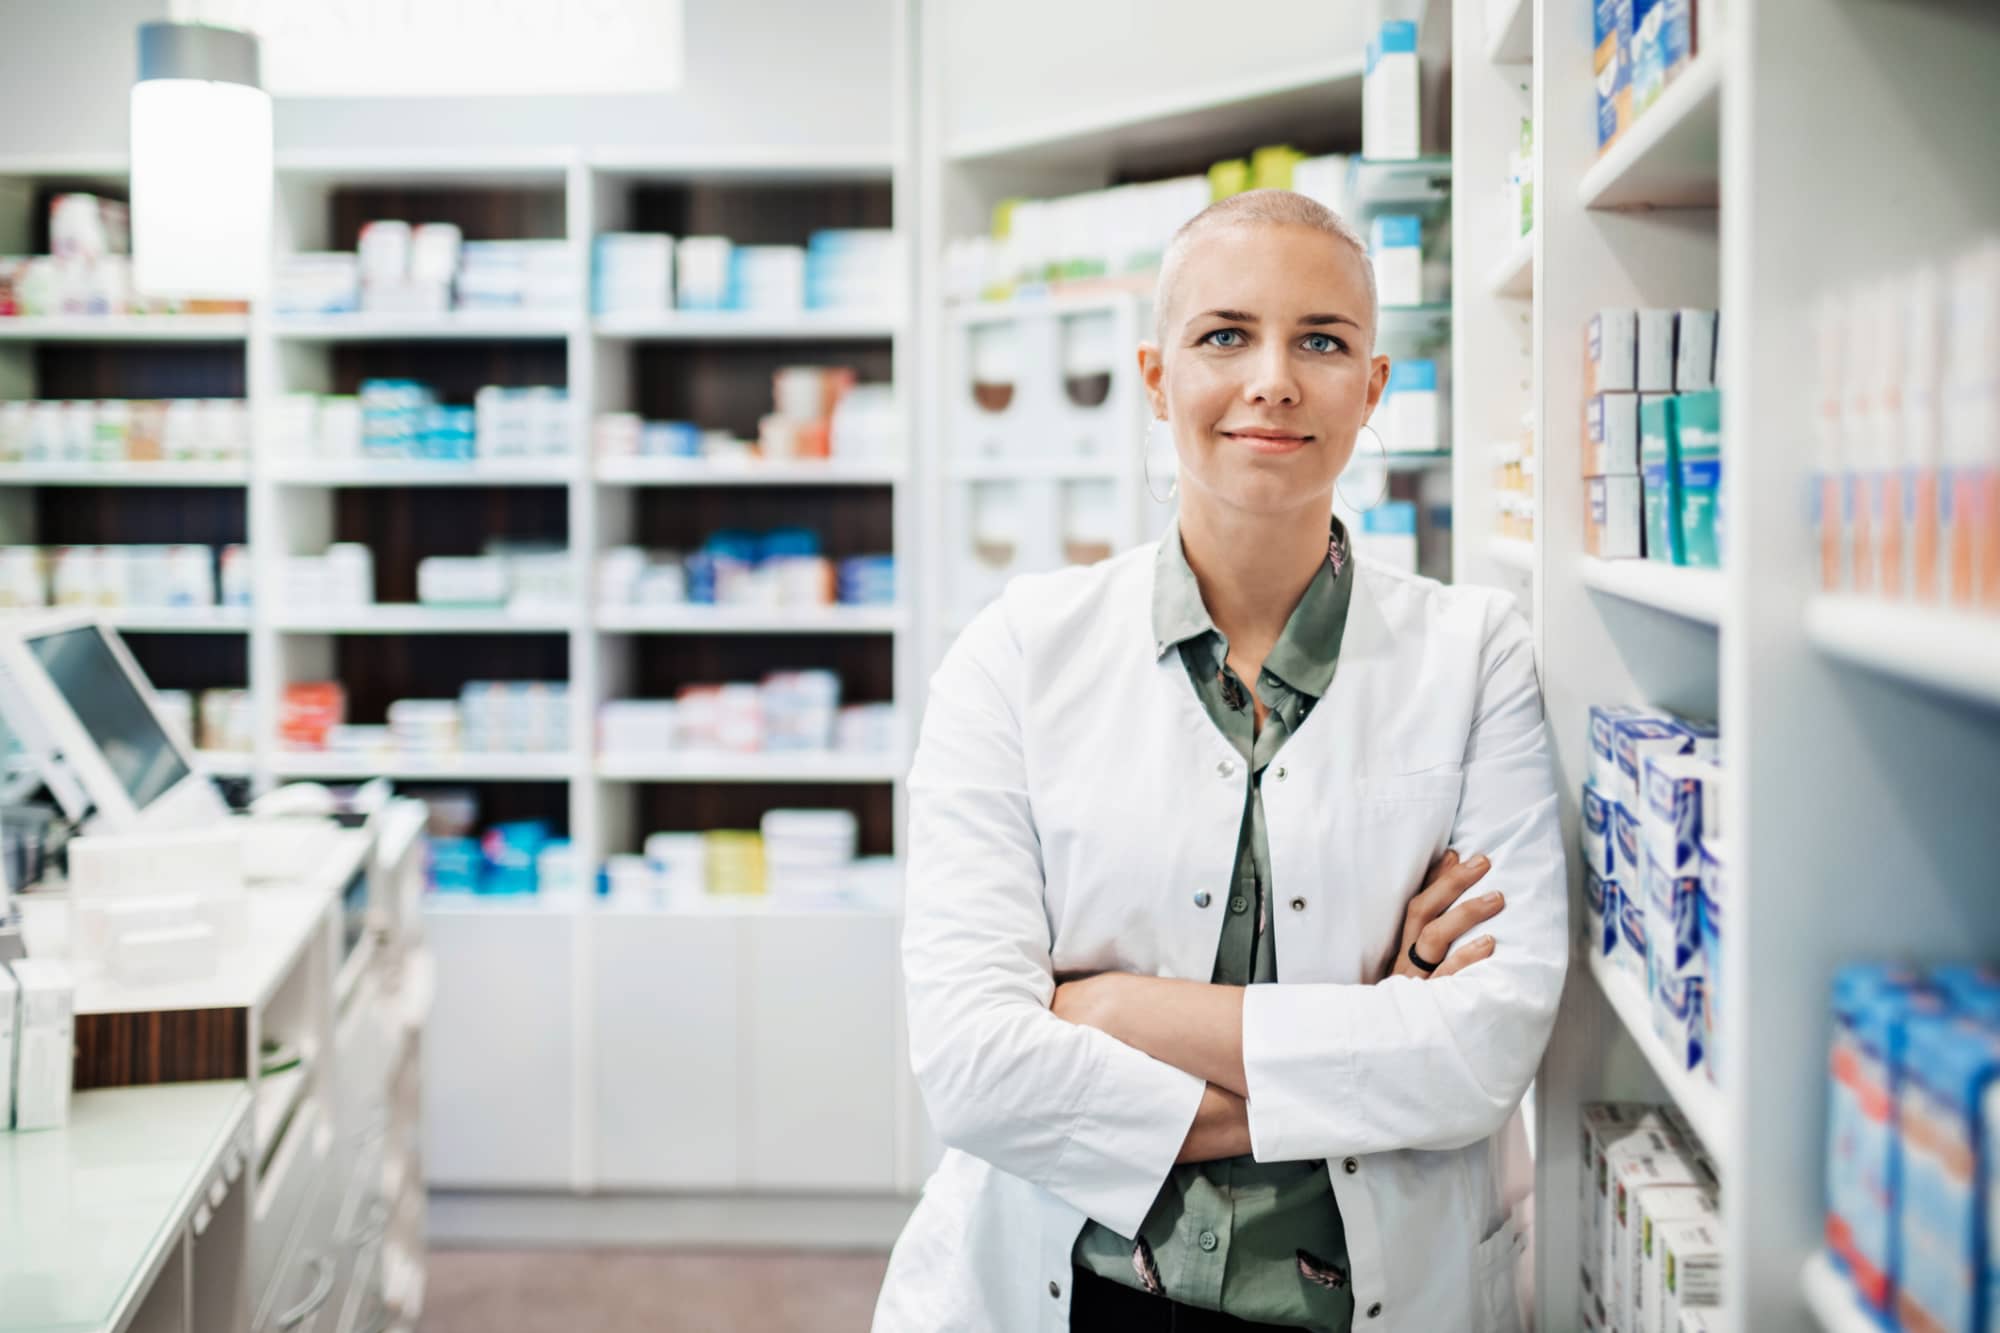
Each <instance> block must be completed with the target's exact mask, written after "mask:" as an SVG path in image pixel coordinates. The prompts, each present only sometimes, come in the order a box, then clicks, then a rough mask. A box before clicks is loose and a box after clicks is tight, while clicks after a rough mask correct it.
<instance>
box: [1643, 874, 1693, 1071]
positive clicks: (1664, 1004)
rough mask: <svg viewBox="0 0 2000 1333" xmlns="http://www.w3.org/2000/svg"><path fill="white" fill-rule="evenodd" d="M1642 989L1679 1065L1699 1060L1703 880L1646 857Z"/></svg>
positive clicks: (1655, 1027)
mask: <svg viewBox="0 0 2000 1333" xmlns="http://www.w3.org/2000/svg"><path fill="white" fill-rule="evenodd" d="M1646 948H1647V954H1646V993H1647V995H1648V997H1649V1000H1650V1002H1651V1006H1652V1011H1653V1030H1654V1031H1655V1032H1656V1033H1658V1034H1659V1036H1660V1040H1662V1041H1664V1042H1665V1043H1666V1044H1667V1049H1668V1050H1670V1051H1672V1052H1673V1053H1674V1058H1675V1060H1676V1061H1679V1062H1682V1066H1681V1067H1682V1068H1684V1069H1694V1068H1697V1067H1699V1066H1700V1064H1701V1063H1702V1051H1703V1045H1702V1036H1703V1031H1702V990H1703V983H1704V977H1703V972H1702V953H1701V880H1700V879H1699V878H1698V877H1696V876H1694V875H1676V874H1673V873H1671V872H1670V871H1668V870H1667V868H1666V867H1665V866H1663V865H1661V864H1660V863H1659V862H1657V861H1655V860H1653V859H1652V857H1651V855H1650V854H1649V855H1648V857H1647V870H1646Z"/></svg>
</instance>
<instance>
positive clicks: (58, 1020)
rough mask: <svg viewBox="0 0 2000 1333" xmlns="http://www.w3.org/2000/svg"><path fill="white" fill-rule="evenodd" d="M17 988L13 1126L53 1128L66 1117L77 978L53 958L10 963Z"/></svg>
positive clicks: (74, 1038) (24, 959)
mask: <svg viewBox="0 0 2000 1333" xmlns="http://www.w3.org/2000/svg"><path fill="white" fill-rule="evenodd" d="M8 967H9V968H11V969H12V970H13V973H14V980H15V982H16V983H17V984H18V985H19V986H20V988H21V1007H20V1018H19V1020H18V1026H17V1028H16V1029H15V1037H14V1041H15V1056H14V1071H15V1078H14V1128H15V1129H55V1128H57V1127H59V1126H61V1125H64V1124H67V1123H68V1121H69V1090H70V1071H71V1068H72V1061H73V1060H74V1058H75V1056H74V1052H75V1048H76V984H75V982H74V981H72V980H71V978H70V972H69V968H68V967H67V966H65V965H64V964H62V963H59V962H56V961H55V960H54V959H48V958H21V959H17V960H16V961H14V962H12V963H9V964H8Z"/></svg>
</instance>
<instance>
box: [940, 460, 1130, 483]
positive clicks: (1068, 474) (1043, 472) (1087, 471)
mask: <svg viewBox="0 0 2000 1333" xmlns="http://www.w3.org/2000/svg"><path fill="white" fill-rule="evenodd" d="M1127 471H1128V467H1127V465H1126V464H1124V463H1121V462H1118V461H1117V460H1115V459H1108V458H970V459H964V460H955V461H952V462H949V463H946V464H945V475H946V476H947V477H949V478H950V479H951V480H952V481H1116V480H1118V479H1119V478H1120V477H1123V476H1124V475H1125V473H1126V472H1127Z"/></svg>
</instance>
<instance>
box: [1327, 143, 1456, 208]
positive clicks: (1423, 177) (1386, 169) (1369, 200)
mask: <svg viewBox="0 0 2000 1333" xmlns="http://www.w3.org/2000/svg"><path fill="white" fill-rule="evenodd" d="M1450 198H1451V158H1450V156H1449V155H1447V154H1439V155H1434V156H1431V157H1411V158H1400V159H1396V160H1385V159H1382V158H1372V157H1357V158H1354V159H1352V160H1351V161H1350V162H1349V163H1348V164H1347V203H1348V208H1349V209H1350V210H1351V211H1352V212H1353V213H1354V214H1355V215H1357V216H1365V215H1366V214H1369V213H1376V212H1380V211H1381V210H1383V209H1385V208H1404V209H1408V208H1430V207H1435V206H1437V205H1439V204H1442V203H1444V202H1445V201H1446V200H1448V199H1450Z"/></svg>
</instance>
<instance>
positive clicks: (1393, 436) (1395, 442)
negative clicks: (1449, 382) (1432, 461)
mask: <svg viewBox="0 0 2000 1333" xmlns="http://www.w3.org/2000/svg"><path fill="white" fill-rule="evenodd" d="M1383 393H1384V399H1383V403H1382V406H1383V407H1384V408H1386V409H1387V414H1386V415H1387V418H1388V420H1387V423H1386V426H1387V428H1386V429H1385V430H1384V431H1383V432H1382V434H1383V437H1384V441H1385V447H1386V448H1387V449H1388V450H1389V452H1391V453H1436V452H1437V450H1438V379H1437V362H1436V361H1433V360H1431V359H1429V358H1427V357H1411V358H1405V359H1402V360H1398V361H1396V362H1395V363H1394V364H1393V365H1391V366H1390V367H1389V383H1388V387H1387V388H1386V389H1384V391H1383Z"/></svg>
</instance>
